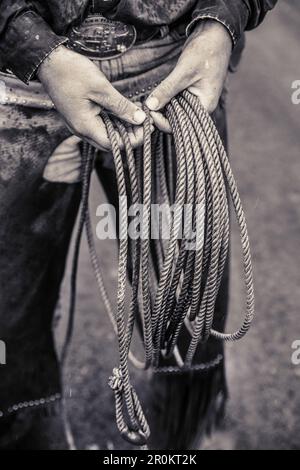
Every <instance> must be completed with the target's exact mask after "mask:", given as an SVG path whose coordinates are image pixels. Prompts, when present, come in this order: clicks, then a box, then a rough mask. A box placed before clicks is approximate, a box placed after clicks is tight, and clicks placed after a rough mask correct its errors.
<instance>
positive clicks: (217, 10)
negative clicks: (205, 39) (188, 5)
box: [187, 0, 277, 45]
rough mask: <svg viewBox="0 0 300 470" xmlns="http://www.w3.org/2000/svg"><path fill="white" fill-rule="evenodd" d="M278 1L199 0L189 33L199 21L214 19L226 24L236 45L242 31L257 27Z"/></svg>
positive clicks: (189, 26) (188, 29) (188, 28)
mask: <svg viewBox="0 0 300 470" xmlns="http://www.w3.org/2000/svg"><path fill="white" fill-rule="evenodd" d="M276 3H277V0H199V1H198V3H197V4H196V7H195V10H194V12H193V18H192V21H191V23H190V24H189V25H188V27H187V34H189V33H190V32H191V30H192V28H193V26H194V25H195V24H196V22H197V21H199V20H202V19H214V20H216V21H219V22H220V23H222V24H223V25H224V26H226V28H227V29H228V31H229V33H230V35H231V37H232V41H233V44H234V45H236V43H237V42H238V40H239V39H240V37H241V35H242V33H243V32H244V31H245V30H248V29H253V28H256V26H258V25H259V24H260V23H261V22H262V21H263V19H264V17H265V15H266V14H267V12H268V11H269V10H271V9H272V8H274V6H275V4H276Z"/></svg>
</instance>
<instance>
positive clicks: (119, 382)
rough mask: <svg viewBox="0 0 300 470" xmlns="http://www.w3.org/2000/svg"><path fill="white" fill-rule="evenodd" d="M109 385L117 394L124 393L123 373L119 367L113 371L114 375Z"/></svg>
mask: <svg viewBox="0 0 300 470" xmlns="http://www.w3.org/2000/svg"><path fill="white" fill-rule="evenodd" d="M108 385H109V386H110V388H111V389H112V390H113V391H115V392H116V391H118V392H122V391H123V388H124V382H123V377H122V372H121V371H120V369H118V368H117V367H115V368H114V369H113V375H112V376H111V377H110V378H109V380H108Z"/></svg>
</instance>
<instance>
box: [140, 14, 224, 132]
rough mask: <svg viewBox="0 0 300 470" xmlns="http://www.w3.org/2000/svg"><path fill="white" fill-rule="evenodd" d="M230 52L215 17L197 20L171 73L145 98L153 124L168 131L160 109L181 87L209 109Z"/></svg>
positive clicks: (218, 91)
mask: <svg viewBox="0 0 300 470" xmlns="http://www.w3.org/2000/svg"><path fill="white" fill-rule="evenodd" d="M231 52H232V39H231V36H230V34H229V32H228V30H227V29H226V27H225V26H223V25H222V24H221V23H219V22H218V21H215V20H204V21H200V22H199V23H198V24H197V26H196V27H195V29H194V30H193V33H192V34H191V35H190V36H189V38H188V40H187V41H186V43H185V45H184V49H183V52H182V54H181V56H180V58H179V60H178V63H177V65H176V67H175V68H174V70H173V71H172V72H171V74H170V75H169V76H168V77H167V78H166V79H165V80H164V81H163V82H161V84H160V85H158V87H157V88H156V89H155V90H154V91H153V92H152V94H151V95H150V96H149V98H148V99H147V101H146V104H147V106H148V108H149V109H150V110H151V111H152V113H151V114H152V117H153V120H154V122H155V124H156V126H157V127H158V128H159V129H161V130H163V131H164V132H171V129H170V125H169V123H168V121H167V120H166V118H164V117H163V115H162V114H161V113H159V112H157V111H160V110H162V109H163V108H164V107H165V106H166V105H167V104H168V103H169V102H170V101H171V99H172V98H173V97H175V96H176V95H178V94H179V93H180V92H182V91H183V90H189V91H190V92H191V93H193V94H194V95H196V96H198V98H199V99H200V101H201V103H202V105H203V106H204V107H205V108H206V110H207V111H208V112H209V113H212V112H213V111H214V110H215V109H216V107H217V105H218V102H219V99H220V96H221V93H222V90H223V87H224V82H225V79H226V76H227V71H228V66H229V61H230V56H231Z"/></svg>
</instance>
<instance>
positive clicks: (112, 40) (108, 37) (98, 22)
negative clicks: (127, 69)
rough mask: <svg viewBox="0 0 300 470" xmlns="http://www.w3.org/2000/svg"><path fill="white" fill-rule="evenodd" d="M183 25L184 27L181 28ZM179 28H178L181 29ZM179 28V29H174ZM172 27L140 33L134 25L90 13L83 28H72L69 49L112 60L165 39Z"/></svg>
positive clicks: (94, 57) (96, 57)
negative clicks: (156, 38) (159, 38)
mask: <svg viewBox="0 0 300 470" xmlns="http://www.w3.org/2000/svg"><path fill="white" fill-rule="evenodd" d="M182 26H183V25H182V24H181V25H180V27H182ZM178 27H179V26H178V25H176V29H178ZM171 28H172V29H173V28H175V26H171ZM168 31H169V27H168V26H164V27H159V26H154V27H149V28H144V29H143V30H138V29H137V28H136V27H135V26H134V25H131V24H126V23H123V22H121V21H115V20H111V19H109V18H106V17H105V16H103V14H102V13H95V12H93V11H90V12H89V14H88V16H87V17H86V18H85V19H84V20H83V22H82V23H81V24H80V25H77V26H72V28H71V29H70V31H69V33H68V38H69V42H68V44H67V46H68V47H69V48H70V49H72V50H74V51H76V52H79V53H80V54H83V55H85V56H87V57H89V58H90V59H93V60H99V61H101V60H110V59H115V58H117V57H120V56H122V55H123V54H125V52H127V51H128V50H130V49H131V48H132V47H133V46H134V45H135V44H139V43H143V42H147V41H150V40H151V39H153V38H155V37H156V36H158V37H159V36H160V37H163V36H165V35H166V34H167V33H168Z"/></svg>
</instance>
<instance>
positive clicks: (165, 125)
mask: <svg viewBox="0 0 300 470" xmlns="http://www.w3.org/2000/svg"><path fill="white" fill-rule="evenodd" d="M151 117H152V119H153V121H154V124H155V126H156V127H157V128H158V129H159V130H160V131H162V132H165V133H166V134H172V129H171V126H170V123H169V121H168V119H167V118H166V117H165V116H164V115H163V114H162V113H157V112H154V111H152V112H151Z"/></svg>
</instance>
